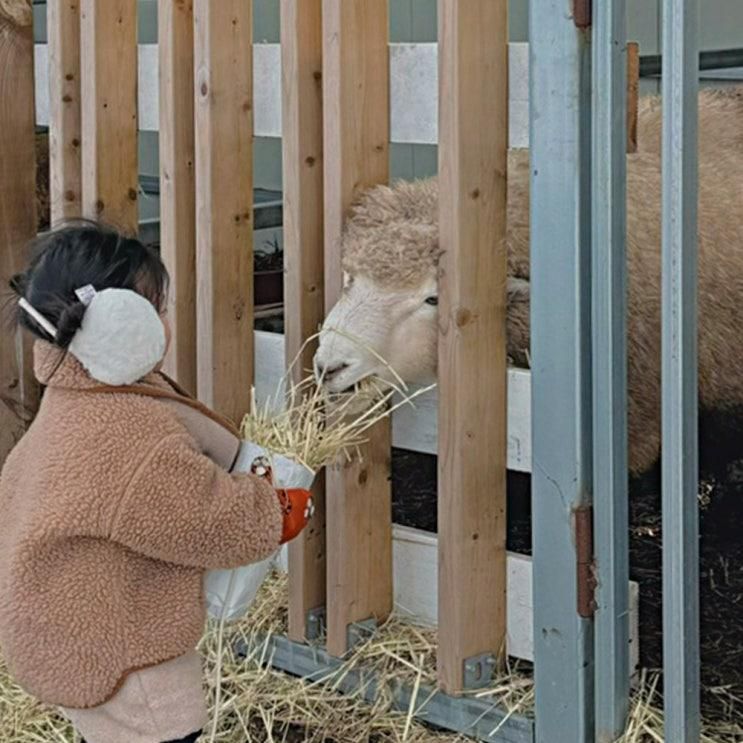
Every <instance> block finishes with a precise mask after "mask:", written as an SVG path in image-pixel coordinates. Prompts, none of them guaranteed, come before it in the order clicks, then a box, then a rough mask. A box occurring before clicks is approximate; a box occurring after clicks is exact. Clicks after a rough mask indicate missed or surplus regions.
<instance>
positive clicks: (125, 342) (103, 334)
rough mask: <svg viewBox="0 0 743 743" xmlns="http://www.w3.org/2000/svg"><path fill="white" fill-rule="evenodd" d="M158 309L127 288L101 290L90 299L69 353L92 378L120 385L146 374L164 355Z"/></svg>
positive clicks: (162, 329)
mask: <svg viewBox="0 0 743 743" xmlns="http://www.w3.org/2000/svg"><path fill="white" fill-rule="evenodd" d="M165 348H166V341H165V328H164V327H163V323H162V320H161V319H160V316H159V315H158V313H157V310H156V309H155V308H154V307H153V306H152V304H151V303H150V302H149V301H148V300H147V299H145V298H144V297H143V296H141V295H140V294H137V293H136V292H133V291H130V290H129V289H104V290H103V291H102V292H98V293H96V294H95V295H94V296H93V298H92V299H91V300H90V303H89V304H88V307H87V309H86V310H85V316H84V317H83V323H82V327H81V328H80V330H78V331H77V333H76V334H75V337H74V338H73V339H72V342H71V343H70V347H69V350H70V353H71V354H72V355H73V356H75V358H77V360H78V361H79V362H80V363H81V364H82V365H83V366H84V367H85V369H86V370H87V372H88V373H89V374H90V376H91V377H93V379H96V380H98V381H99V382H103V383H104V384H109V385H114V386H117V387H118V386H120V385H125V384H133V383H134V382H137V381H139V380H140V379H142V377H144V376H146V375H147V374H149V373H150V372H151V371H153V370H154V369H155V367H156V366H157V365H158V364H159V363H160V361H162V359H163V356H164V355H165Z"/></svg>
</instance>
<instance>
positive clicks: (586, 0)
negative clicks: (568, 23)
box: [573, 0, 591, 31]
mask: <svg viewBox="0 0 743 743" xmlns="http://www.w3.org/2000/svg"><path fill="white" fill-rule="evenodd" d="M573 22H574V23H575V25H576V26H577V27H578V28H580V29H581V30H583V31H584V30H585V29H587V28H590V27H591V0H573Z"/></svg>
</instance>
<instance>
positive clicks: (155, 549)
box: [0, 223, 311, 743]
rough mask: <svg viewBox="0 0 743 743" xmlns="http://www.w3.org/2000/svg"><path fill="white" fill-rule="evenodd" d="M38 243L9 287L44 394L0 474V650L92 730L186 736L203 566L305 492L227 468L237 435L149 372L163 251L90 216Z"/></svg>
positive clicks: (253, 553) (280, 519)
mask: <svg viewBox="0 0 743 743" xmlns="http://www.w3.org/2000/svg"><path fill="white" fill-rule="evenodd" d="M34 252H35V255H34V257H33V259H32V261H31V264H30V266H29V267H28V269H27V270H26V271H25V272H24V273H22V274H20V275H18V276H16V277H14V278H13V280H12V281H11V288H12V289H13V291H14V292H15V293H16V294H17V295H18V300H19V313H20V314H19V317H20V321H21V323H22V324H23V326H24V327H25V328H26V329H27V330H28V331H30V332H31V333H32V334H33V335H34V336H35V337H36V338H37V339H38V340H37V341H36V344H35V347H34V364H35V373H36V377H37V378H38V380H39V382H40V383H41V384H42V385H43V386H44V387H45V391H44V395H43V399H42V402H41V407H40V409H39V412H38V415H37V416H36V419H35V421H34V423H33V424H32V426H31V427H30V429H29V430H28V432H27V433H26V435H25V436H24V437H23V438H22V439H21V441H20V442H19V443H18V445H17V446H16V447H15V449H14V450H13V451H12V453H11V454H10V456H9V457H8V459H7V461H6V463H5V466H4V468H3V470H2V476H1V477H0V514H2V518H0V596H2V601H0V647H1V649H2V653H3V655H4V657H5V659H6V660H7V662H8V664H9V667H10V669H11V672H12V673H13V674H14V676H15V678H16V680H17V681H18V683H19V684H20V685H21V686H23V687H24V688H25V689H26V690H27V691H28V692H29V693H30V694H32V695H34V696H36V697H37V698H38V699H40V700H42V701H43V702H46V703H48V704H53V705H57V706H59V707H61V708H62V710H63V712H64V713H65V714H66V715H67V716H68V717H69V718H70V719H71V721H72V722H73V724H74V725H75V727H76V728H77V729H78V730H79V732H80V733H81V734H82V735H83V736H84V737H85V738H86V740H87V741H88V743H161V742H163V741H172V742H173V743H175V742H176V741H195V740H196V739H197V738H198V736H199V734H200V731H201V729H202V728H203V726H204V724H205V722H206V705H205V700H204V693H203V689H202V677H201V664H200V661H199V657H198V655H197V654H196V652H195V647H196V644H197V643H198V641H199V639H200V637H201V635H202V631H203V627H204V620H205V610H204V601H203V580H204V573H205V571H206V570H208V569H215V568H232V567H237V566H240V565H245V564H248V563H250V562H253V561H258V560H261V559H263V558H265V557H267V556H269V555H270V554H271V553H272V552H273V551H274V550H276V549H277V548H278V547H279V545H280V544H282V543H284V542H286V541H288V540H290V539H292V538H293V537H294V536H296V535H297V534H298V533H299V532H300V531H301V529H302V528H303V527H304V526H305V524H306V521H307V518H308V513H309V507H310V505H311V504H310V500H309V494H308V493H307V492H305V491H280V492H277V491H276V490H274V489H273V487H271V485H270V484H269V483H268V482H266V481H265V480H261V479H259V478H256V477H253V476H252V475H231V474H229V470H230V469H231V466H232V464H233V463H234V461H235V458H236V455H237V452H238V447H239V439H238V436H237V432H236V431H235V430H234V428H233V427H232V426H231V425H230V424H229V423H227V422H226V421H223V420H222V419H220V418H219V417H218V416H217V415H216V414H214V413H213V412H211V411H210V410H208V409H207V408H204V407H203V406H201V405H199V404H198V403H196V402H195V401H194V400H192V399H191V398H189V397H188V396H186V395H185V394H184V393H183V392H182V391H181V390H180V389H178V388H177V387H176V386H175V385H174V384H173V383H172V382H170V381H169V380H168V379H167V378H166V377H165V376H164V375H162V374H161V373H160V372H159V371H158V370H159V366H160V363H161V361H162V357H163V356H164V354H165V351H166V350H167V342H168V336H169V330H168V323H167V319H166V317H165V303H166V293H167V283H168V277H167V272H166V270H165V267H164V266H163V264H162V262H161V261H160V259H159V257H158V256H157V254H156V253H154V252H153V251H151V250H149V249H148V248H146V247H144V246H143V245H142V244H141V243H140V242H138V241H137V240H134V239H129V238H125V237H123V236H121V235H119V234H117V233H116V232H114V231H111V230H108V229H105V228H102V227H100V226H97V225H94V224H87V223H80V224H77V225H72V226H69V227H66V228H63V229H61V230H58V231H55V232H52V233H50V234H48V235H46V236H44V237H42V238H40V240H39V241H38V242H37V244H36V245H35V251H34Z"/></svg>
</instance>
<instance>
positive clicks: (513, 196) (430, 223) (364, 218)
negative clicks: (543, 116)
mask: <svg viewBox="0 0 743 743" xmlns="http://www.w3.org/2000/svg"><path fill="white" fill-rule="evenodd" d="M508 172H509V181H508V215H507V244H508V271H509V275H510V276H514V277H517V278H528V277H529V208H528V207H529V152H528V150H511V151H509V153H508ZM438 199H439V184H438V179H437V178H436V177H433V178H425V179H421V180H417V181H410V182H408V181H399V182H397V183H395V184H393V185H392V186H375V187H374V188H371V189H369V190H368V191H365V192H364V193H362V194H361V195H360V196H359V198H358V199H357V201H356V202H355V204H354V205H353V206H352V208H351V211H350V214H349V216H348V219H347V221H346V225H345V229H344V232H343V243H342V246H341V247H342V251H341V252H342V255H343V270H344V271H346V272H347V273H349V274H351V275H352V276H364V277H366V278H368V279H371V280H372V281H374V282H375V283H376V284H379V285H381V286H383V287H385V288H387V289H391V290H404V289H411V288H416V287H418V286H420V285H421V283H422V282H423V281H425V280H426V279H429V278H431V277H435V276H436V273H437V269H438V264H439V258H440V257H441V253H442V251H441V247H440V244H439V215H438Z"/></svg>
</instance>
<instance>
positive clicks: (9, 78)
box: [0, 0, 38, 465]
mask: <svg viewBox="0 0 743 743" xmlns="http://www.w3.org/2000/svg"><path fill="white" fill-rule="evenodd" d="M32 21H33V14H32V8H31V0H28V1H26V0H12V1H10V0H0V153H2V155H0V286H2V290H3V291H5V289H6V288H7V286H8V281H9V280H10V278H11V277H12V276H13V275H14V274H16V273H18V272H19V271H21V270H23V268H24V266H25V262H26V244H27V242H28V241H29V240H30V239H32V238H33V237H34V235H35V234H36V168H35V138H34V39H33V24H32ZM32 367H33V365H32V363H31V345H30V342H28V339H27V338H23V337H22V336H21V335H20V331H16V330H15V328H13V326H12V325H11V324H9V323H7V322H2V323H0V465H2V463H3V462H4V461H5V457H6V456H7V455H8V452H9V451H10V450H11V449H12V447H13V446H14V445H15V443H16V442H17V441H18V439H19V438H20V437H21V436H22V435H23V432H24V431H25V429H26V427H27V426H28V424H29V423H30V422H31V419H32V418H33V414H34V412H35V410H36V404H37V402H38V389H37V386H36V384H35V382H34V375H33V368H32Z"/></svg>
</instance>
